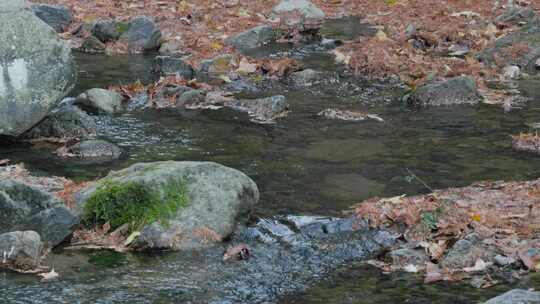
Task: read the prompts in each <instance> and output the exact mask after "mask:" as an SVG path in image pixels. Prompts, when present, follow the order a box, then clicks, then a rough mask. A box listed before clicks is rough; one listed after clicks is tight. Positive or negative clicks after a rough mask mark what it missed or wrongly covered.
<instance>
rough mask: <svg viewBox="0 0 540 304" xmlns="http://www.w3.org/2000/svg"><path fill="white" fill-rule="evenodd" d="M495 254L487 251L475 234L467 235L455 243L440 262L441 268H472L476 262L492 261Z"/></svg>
mask: <svg viewBox="0 0 540 304" xmlns="http://www.w3.org/2000/svg"><path fill="white" fill-rule="evenodd" d="M494 256H495V253H494V252H493V251H490V250H488V249H487V248H486V247H485V246H484V245H483V244H482V243H481V240H480V238H479V236H478V235H477V234H475V233H472V234H469V235H467V236H466V237H465V238H463V239H461V240H459V241H457V242H456V243H455V244H454V245H453V246H452V248H450V250H449V251H448V253H447V254H446V256H445V257H444V258H443V259H442V261H441V266H442V267H447V268H450V269H463V268H465V267H472V266H473V265H474V264H475V262H476V260H478V259H482V260H483V261H484V262H488V261H491V260H493V258H494Z"/></svg>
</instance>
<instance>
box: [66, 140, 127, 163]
mask: <svg viewBox="0 0 540 304" xmlns="http://www.w3.org/2000/svg"><path fill="white" fill-rule="evenodd" d="M56 153H57V154H58V155H59V156H61V157H66V158H79V159H85V160H91V159H95V160H99V161H111V160H115V159H118V158H119V157H120V155H122V150H121V149H120V148H119V147H118V146H117V145H115V144H112V143H110V142H107V141H104V140H99V139H90V140H83V141H81V142H78V143H75V144H73V145H68V146H66V147H61V148H60V149H58V150H57V151H56Z"/></svg>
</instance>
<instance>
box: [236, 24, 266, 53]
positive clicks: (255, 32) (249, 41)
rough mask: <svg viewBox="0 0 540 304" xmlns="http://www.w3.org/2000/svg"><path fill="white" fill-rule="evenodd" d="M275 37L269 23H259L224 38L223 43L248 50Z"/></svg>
mask: <svg viewBox="0 0 540 304" xmlns="http://www.w3.org/2000/svg"><path fill="white" fill-rule="evenodd" d="M274 39H275V35H274V30H273V29H272V26H270V25H259V26H256V27H254V28H252V29H249V30H247V31H245V32H242V33H239V34H237V35H235V36H232V37H229V38H227V39H225V43H226V44H229V45H232V46H234V47H235V48H237V49H239V50H248V49H252V48H255V47H258V46H261V45H264V44H267V43H269V42H271V41H273V40H274Z"/></svg>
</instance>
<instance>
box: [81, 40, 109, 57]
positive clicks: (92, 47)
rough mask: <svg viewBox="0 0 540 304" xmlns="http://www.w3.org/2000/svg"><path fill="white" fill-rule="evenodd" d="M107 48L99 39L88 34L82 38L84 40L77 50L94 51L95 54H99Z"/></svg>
mask: <svg viewBox="0 0 540 304" xmlns="http://www.w3.org/2000/svg"><path fill="white" fill-rule="evenodd" d="M106 49H107V46H106V45H105V44H104V43H103V42H101V41H99V39H97V38H96V37H94V36H88V37H86V38H85V39H84V41H83V42H82V44H81V47H80V48H79V51H81V52H84V53H91V54H92V53H95V54H101V53H105V50H106Z"/></svg>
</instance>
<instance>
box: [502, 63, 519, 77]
mask: <svg viewBox="0 0 540 304" xmlns="http://www.w3.org/2000/svg"><path fill="white" fill-rule="evenodd" d="M503 77H504V78H505V79H508V80H514V79H518V78H519V77H521V69H520V68H519V67H518V66H516V65H509V66H507V67H505V68H504V69H503Z"/></svg>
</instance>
